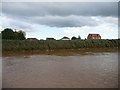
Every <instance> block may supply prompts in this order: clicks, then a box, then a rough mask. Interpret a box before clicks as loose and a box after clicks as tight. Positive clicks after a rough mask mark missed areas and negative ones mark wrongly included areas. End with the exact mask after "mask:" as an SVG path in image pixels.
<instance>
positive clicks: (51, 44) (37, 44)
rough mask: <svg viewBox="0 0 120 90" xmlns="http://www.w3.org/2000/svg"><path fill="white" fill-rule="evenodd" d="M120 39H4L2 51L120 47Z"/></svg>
mask: <svg viewBox="0 0 120 90" xmlns="http://www.w3.org/2000/svg"><path fill="white" fill-rule="evenodd" d="M119 45H120V40H119V39H109V40H108V39H101V40H87V39H86V40H66V41H64V40H49V41H46V40H39V41H28V40H2V52H3V54H4V53H6V52H33V51H39V52H44V51H51V50H78V49H88V48H90V49H95V48H97V49H101V48H107V49H110V48H118V46H119Z"/></svg>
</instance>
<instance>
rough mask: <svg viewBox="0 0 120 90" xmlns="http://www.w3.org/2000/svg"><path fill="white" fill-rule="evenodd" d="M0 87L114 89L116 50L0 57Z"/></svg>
mask: <svg viewBox="0 0 120 90" xmlns="http://www.w3.org/2000/svg"><path fill="white" fill-rule="evenodd" d="M2 65H3V66H2V70H3V77H2V87H3V88H117V87H118V53H117V52H111V53H108V52H104V53H92V54H87V55H74V56H55V55H31V56H12V57H3V59H2Z"/></svg>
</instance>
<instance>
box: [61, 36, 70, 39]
mask: <svg viewBox="0 0 120 90" xmlns="http://www.w3.org/2000/svg"><path fill="white" fill-rule="evenodd" d="M62 39H70V38H68V37H66V36H64V37H63V38H62Z"/></svg>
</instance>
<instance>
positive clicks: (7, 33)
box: [2, 28, 25, 40]
mask: <svg viewBox="0 0 120 90" xmlns="http://www.w3.org/2000/svg"><path fill="white" fill-rule="evenodd" d="M2 39H7V40H24V39H25V32H23V31H18V32H17V31H15V32H14V31H13V30H12V29H10V28H6V29H4V30H3V31H2Z"/></svg>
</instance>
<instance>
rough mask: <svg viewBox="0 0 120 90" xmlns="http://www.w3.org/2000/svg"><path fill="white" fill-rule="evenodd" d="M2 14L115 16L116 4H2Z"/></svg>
mask: <svg viewBox="0 0 120 90" xmlns="http://www.w3.org/2000/svg"><path fill="white" fill-rule="evenodd" d="M2 10H3V13H6V14H11V15H16V16H27V17H29V16H46V15H53V16H68V15H80V16H117V12H118V3H117V2H80V3H79V2H72V3H70V2H66V3H65V2H59V3H57V2H56V3H50V2H49V3H38V2H37V3H36V2H34V3H33V2H32V3H31V2H29V3H27V2H26V3H25V2H24V3H20V2H19V3H17V2H16V3H15V2H12V3H10V2H9V3H7V2H6V3H5V2H4V3H3V4H2Z"/></svg>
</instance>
